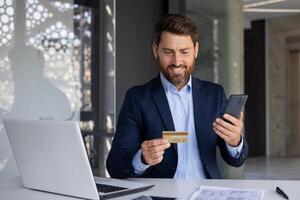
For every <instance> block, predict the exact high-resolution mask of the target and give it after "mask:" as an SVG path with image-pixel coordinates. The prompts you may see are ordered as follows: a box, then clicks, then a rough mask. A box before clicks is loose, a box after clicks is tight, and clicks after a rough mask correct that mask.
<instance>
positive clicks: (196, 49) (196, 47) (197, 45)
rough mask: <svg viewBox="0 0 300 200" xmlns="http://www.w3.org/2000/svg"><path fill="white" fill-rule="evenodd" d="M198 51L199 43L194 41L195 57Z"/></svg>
mask: <svg viewBox="0 0 300 200" xmlns="http://www.w3.org/2000/svg"><path fill="white" fill-rule="evenodd" d="M198 52H199V43H198V42H196V43H195V59H196V58H197V56H198Z"/></svg>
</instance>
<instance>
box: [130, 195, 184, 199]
mask: <svg viewBox="0 0 300 200" xmlns="http://www.w3.org/2000/svg"><path fill="white" fill-rule="evenodd" d="M176 199H178V198H176V197H159V196H140V197H137V198H135V199H132V200H176Z"/></svg>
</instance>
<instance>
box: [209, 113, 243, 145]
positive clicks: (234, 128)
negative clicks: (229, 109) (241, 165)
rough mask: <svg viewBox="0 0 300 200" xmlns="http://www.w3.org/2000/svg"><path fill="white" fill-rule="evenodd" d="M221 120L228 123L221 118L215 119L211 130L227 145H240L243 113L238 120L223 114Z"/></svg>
mask: <svg viewBox="0 0 300 200" xmlns="http://www.w3.org/2000/svg"><path fill="white" fill-rule="evenodd" d="M223 118H224V119H225V120H227V121H228V122H226V121H225V120H223V119H221V118H217V119H216V120H215V121H214V123H213V129H214V131H215V133H216V134H217V135H219V136H220V137H221V138H223V139H224V140H225V142H226V143H227V144H229V145H230V146H233V147H236V146H238V145H239V144H240V142H241V139H242V136H241V135H242V131H243V127H244V122H243V118H244V113H243V112H241V115H240V118H239V119H237V118H235V117H233V116H231V115H228V114H224V115H223Z"/></svg>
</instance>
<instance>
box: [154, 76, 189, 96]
mask: <svg viewBox="0 0 300 200" xmlns="http://www.w3.org/2000/svg"><path fill="white" fill-rule="evenodd" d="M159 74H160V80H161V83H162V85H163V87H164V90H165V92H166V93H168V92H169V91H170V89H173V90H174V89H176V91H178V90H177V88H176V87H175V85H173V83H171V82H170V81H168V79H167V78H166V77H165V76H164V75H163V73H162V72H160V73H159ZM191 89H192V76H190V77H189V81H188V82H187V84H186V85H185V86H184V87H183V88H182V89H181V90H180V91H184V90H187V91H191Z"/></svg>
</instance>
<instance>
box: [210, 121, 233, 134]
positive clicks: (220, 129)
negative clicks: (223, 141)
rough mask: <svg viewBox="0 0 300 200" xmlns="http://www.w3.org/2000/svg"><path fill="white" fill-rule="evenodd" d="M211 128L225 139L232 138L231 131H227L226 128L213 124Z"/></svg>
mask: <svg viewBox="0 0 300 200" xmlns="http://www.w3.org/2000/svg"><path fill="white" fill-rule="evenodd" d="M213 127H214V128H215V129H216V130H218V131H219V132H221V133H222V134H224V135H226V136H227V137H232V136H233V135H234V134H233V131H232V130H228V129H227V128H225V127H223V126H222V125H220V124H217V123H215V122H214V123H213Z"/></svg>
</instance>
